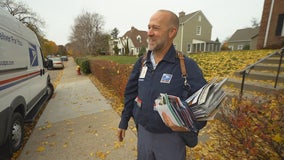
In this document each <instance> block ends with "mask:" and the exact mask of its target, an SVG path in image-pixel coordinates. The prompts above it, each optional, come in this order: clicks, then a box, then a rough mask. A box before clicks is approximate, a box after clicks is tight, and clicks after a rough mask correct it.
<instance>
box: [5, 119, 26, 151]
mask: <svg viewBox="0 0 284 160" xmlns="http://www.w3.org/2000/svg"><path fill="white" fill-rule="evenodd" d="M23 139H24V118H23V116H22V115H21V114H20V113H15V114H13V117H12V123H11V125H10V126H9V135H8V139H7V143H6V147H5V148H6V149H7V150H8V153H9V154H11V155H12V154H13V153H14V152H16V151H17V150H19V149H20V147H21V146H22V143H23Z"/></svg>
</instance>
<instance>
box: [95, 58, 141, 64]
mask: <svg viewBox="0 0 284 160" xmlns="http://www.w3.org/2000/svg"><path fill="white" fill-rule="evenodd" d="M92 59H102V60H111V61H114V62H117V63H119V64H134V63H135V62H136V61H137V60H138V57H135V56H97V57H92Z"/></svg>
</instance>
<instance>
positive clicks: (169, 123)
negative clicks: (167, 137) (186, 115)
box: [162, 112, 189, 132]
mask: <svg viewBox="0 0 284 160" xmlns="http://www.w3.org/2000/svg"><path fill="white" fill-rule="evenodd" d="M162 116H163V119H164V123H165V124H166V126H168V127H169V128H171V129H172V130H173V131H177V132H185V131H189V130H188V129H187V128H186V127H180V126H177V125H175V124H174V123H173V122H172V120H171V119H170V117H169V116H168V115H167V114H166V113H165V112H163V113H162Z"/></svg>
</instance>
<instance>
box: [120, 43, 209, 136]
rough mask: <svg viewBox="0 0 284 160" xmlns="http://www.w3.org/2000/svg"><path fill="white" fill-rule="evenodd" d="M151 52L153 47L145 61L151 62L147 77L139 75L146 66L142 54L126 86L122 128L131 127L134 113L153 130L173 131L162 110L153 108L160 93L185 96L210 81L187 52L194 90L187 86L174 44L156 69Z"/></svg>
mask: <svg viewBox="0 0 284 160" xmlns="http://www.w3.org/2000/svg"><path fill="white" fill-rule="evenodd" d="M150 54H151V51H148V53H147V57H146V61H145V62H146V64H145V65H146V66H147V72H146V75H145V78H139V75H140V72H141V68H142V58H139V60H138V61H137V62H136V63H135V65H134V68H133V70H132V73H131V75H130V77H129V80H128V83H127V85H126V88H125V93H124V109H123V111H122V115H121V121H120V124H119V128H122V129H127V127H128V121H129V119H130V118H131V116H133V117H134V120H135V123H136V124H140V125H142V126H143V127H144V128H145V129H147V130H148V131H150V132H153V133H166V132H172V130H171V129H170V128H169V127H167V126H166V125H165V124H164V122H163V121H162V119H161V117H160V115H159V113H158V112H157V111H155V110H154V109H153V106H154V101H155V99H156V98H158V96H159V95H160V93H167V94H168V95H175V96H178V97H180V98H181V99H182V100H185V99H186V98H187V97H188V96H189V95H192V94H193V93H194V92H195V91H197V90H198V89H200V88H201V87H202V86H203V85H204V84H206V83H207V82H206V80H205V79H204V77H203V74H202V71H201V69H200V68H199V67H198V65H197V64H196V62H195V61H194V60H192V59H190V58H188V57H187V56H185V66H186V71H187V75H188V76H187V80H188V83H189V85H190V92H189V93H188V92H187V91H186V90H185V89H184V78H182V73H181V69H180V60H179V58H178V57H177V54H176V50H175V48H174V46H173V45H172V46H171V48H170V49H169V51H168V52H167V54H166V55H165V56H164V58H163V60H161V61H160V62H159V64H158V65H157V67H156V69H153V66H152V63H151V60H150ZM162 77H163V78H162ZM167 78H168V79H167ZM136 97H139V99H140V100H141V104H139V105H138V104H137V102H136V101H135V98H136ZM197 128H198V126H197Z"/></svg>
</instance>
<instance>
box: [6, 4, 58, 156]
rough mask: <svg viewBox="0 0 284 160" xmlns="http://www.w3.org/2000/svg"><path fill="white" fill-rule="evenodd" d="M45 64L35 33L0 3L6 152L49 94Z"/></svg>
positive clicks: (14, 145)
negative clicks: (0, 5)
mask: <svg viewBox="0 0 284 160" xmlns="http://www.w3.org/2000/svg"><path fill="white" fill-rule="evenodd" d="M46 64H47V63H46V62H44V59H43V55H42V52H41V49H40V43H39V41H38V39H37V36H36V35H35V33H34V32H33V31H31V30H30V29H29V28H27V27H26V26H24V25H23V24H22V23H21V22H19V21H18V20H17V19H16V18H15V17H14V16H12V15H10V14H9V13H8V12H7V11H6V10H4V9H3V8H1V7H0V104H1V105H0V150H1V152H2V150H3V151H4V153H8V154H9V156H11V155H12V154H13V153H14V152H16V151H17V150H19V149H20V148H21V146H22V144H23V139H24V134H25V132H24V122H28V121H30V122H31V121H33V119H34V117H35V115H37V114H38V113H39V112H38V111H39V110H40V108H41V107H42V106H44V104H45V103H46V102H47V101H48V100H49V99H50V98H51V96H52V94H53V91H54V88H53V85H52V83H51V81H50V76H49V74H48V72H47V71H46V69H45V68H46ZM2 158H3V157H0V159H2Z"/></svg>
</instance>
